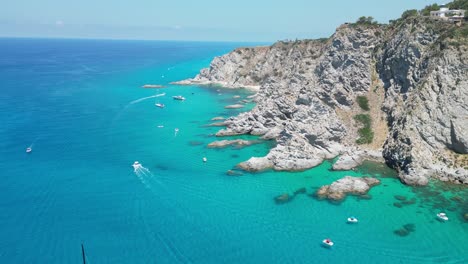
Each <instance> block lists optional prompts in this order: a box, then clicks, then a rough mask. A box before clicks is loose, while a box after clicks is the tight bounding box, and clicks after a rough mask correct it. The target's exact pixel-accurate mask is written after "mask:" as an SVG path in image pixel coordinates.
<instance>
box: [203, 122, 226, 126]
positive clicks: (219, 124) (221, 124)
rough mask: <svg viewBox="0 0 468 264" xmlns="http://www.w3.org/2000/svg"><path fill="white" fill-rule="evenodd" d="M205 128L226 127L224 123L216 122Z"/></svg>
mask: <svg viewBox="0 0 468 264" xmlns="http://www.w3.org/2000/svg"><path fill="white" fill-rule="evenodd" d="M206 126H209V127H220V126H226V123H225V122H216V123H211V124H208V125H206Z"/></svg>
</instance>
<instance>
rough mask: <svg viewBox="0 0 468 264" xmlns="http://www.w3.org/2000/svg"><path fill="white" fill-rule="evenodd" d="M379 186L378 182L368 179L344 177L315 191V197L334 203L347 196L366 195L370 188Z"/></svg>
mask: <svg viewBox="0 0 468 264" xmlns="http://www.w3.org/2000/svg"><path fill="white" fill-rule="evenodd" d="M378 184H380V181H379V180H378V179H375V178H369V177H363V178H358V177H351V176H345V177H344V178H341V179H339V180H337V181H334V182H333V183H332V184H331V185H325V186H322V187H321V188H320V189H319V190H318V191H317V193H316V194H317V196H318V197H320V198H326V199H330V200H334V201H339V200H343V199H344V198H345V197H346V195H347V194H366V193H367V192H368V191H369V189H370V188H371V187H372V186H375V185H378Z"/></svg>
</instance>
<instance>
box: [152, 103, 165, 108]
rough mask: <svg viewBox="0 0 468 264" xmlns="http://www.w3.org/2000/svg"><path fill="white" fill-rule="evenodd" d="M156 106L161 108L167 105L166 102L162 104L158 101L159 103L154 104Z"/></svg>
mask: <svg viewBox="0 0 468 264" xmlns="http://www.w3.org/2000/svg"><path fill="white" fill-rule="evenodd" d="M154 105H155V106H157V107H159V108H164V107H165V105H164V104H160V103H157V104H154Z"/></svg>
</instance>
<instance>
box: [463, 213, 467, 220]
mask: <svg viewBox="0 0 468 264" xmlns="http://www.w3.org/2000/svg"><path fill="white" fill-rule="evenodd" d="M463 219H465V221H468V213H464V214H463Z"/></svg>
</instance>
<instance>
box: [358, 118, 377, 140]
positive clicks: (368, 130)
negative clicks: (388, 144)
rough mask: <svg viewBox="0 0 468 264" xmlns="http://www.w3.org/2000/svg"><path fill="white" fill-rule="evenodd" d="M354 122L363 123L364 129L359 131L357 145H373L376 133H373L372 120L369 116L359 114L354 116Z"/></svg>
mask: <svg viewBox="0 0 468 264" xmlns="http://www.w3.org/2000/svg"><path fill="white" fill-rule="evenodd" d="M354 120H356V121H357V122H359V123H361V125H362V127H361V128H360V129H359V130H358V133H359V138H358V139H357V140H356V143H357V144H359V145H362V144H369V143H372V140H373V139H374V132H373V131H372V120H371V117H370V115H368V114H359V115H355V116H354Z"/></svg>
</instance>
